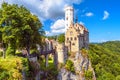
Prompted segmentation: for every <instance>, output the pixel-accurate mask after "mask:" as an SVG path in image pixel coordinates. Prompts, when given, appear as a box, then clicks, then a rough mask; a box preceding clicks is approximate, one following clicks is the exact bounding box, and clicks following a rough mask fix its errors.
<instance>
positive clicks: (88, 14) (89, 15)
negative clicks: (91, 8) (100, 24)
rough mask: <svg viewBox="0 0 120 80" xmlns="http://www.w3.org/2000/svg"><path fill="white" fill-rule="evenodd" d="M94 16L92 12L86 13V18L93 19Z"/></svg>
mask: <svg viewBox="0 0 120 80" xmlns="http://www.w3.org/2000/svg"><path fill="white" fill-rule="evenodd" d="M93 15H94V14H93V13H92V12H88V13H86V14H85V16H88V17H91V16H93Z"/></svg>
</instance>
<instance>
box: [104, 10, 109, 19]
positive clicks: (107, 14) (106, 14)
mask: <svg viewBox="0 0 120 80" xmlns="http://www.w3.org/2000/svg"><path fill="white" fill-rule="evenodd" d="M109 15H110V14H109V13H108V11H104V16H103V20H106V19H107V18H108V17H109Z"/></svg>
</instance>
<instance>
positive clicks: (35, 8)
mask: <svg viewBox="0 0 120 80" xmlns="http://www.w3.org/2000/svg"><path fill="white" fill-rule="evenodd" d="M4 1H6V2H8V3H10V4H13V3H15V4H18V5H24V6H25V7H26V8H27V9H29V10H30V11H31V12H32V14H35V15H37V16H38V17H39V19H40V21H41V22H42V24H43V26H44V27H43V29H44V30H45V31H46V34H47V35H57V34H60V33H64V31H65V30H64V7H65V6H66V5H72V6H73V7H74V12H75V14H74V16H78V22H79V23H81V24H84V26H85V27H86V28H88V30H89V35H90V36H89V37H90V42H104V41H110V40H120V36H119V35H120V10H119V5H120V1H119V0H4ZM1 2H2V0H0V3H1Z"/></svg>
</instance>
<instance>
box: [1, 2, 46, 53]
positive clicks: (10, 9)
mask: <svg viewBox="0 0 120 80" xmlns="http://www.w3.org/2000/svg"><path fill="white" fill-rule="evenodd" d="M43 35H44V31H43V29H42V24H41V22H40V21H39V19H38V17H37V16H35V15H33V14H31V13H30V11H29V10H27V9H26V8H25V7H23V6H18V5H15V4H7V3H3V4H2V7H1V9H0V42H3V43H5V44H6V45H7V46H5V47H6V49H8V50H7V52H8V54H10V53H11V54H15V51H16V48H22V49H23V48H26V50H27V51H28V53H30V49H31V48H33V46H35V45H36V44H39V45H41V44H42V42H41V41H42V40H41V36H43ZM9 45H10V46H9ZM10 49H12V50H10Z"/></svg>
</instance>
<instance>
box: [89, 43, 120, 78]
mask: <svg viewBox="0 0 120 80" xmlns="http://www.w3.org/2000/svg"><path fill="white" fill-rule="evenodd" d="M89 58H90V60H91V62H92V67H93V68H94V70H95V73H96V78H97V80H120V41H108V42H103V43H91V44H90V45H89Z"/></svg>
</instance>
